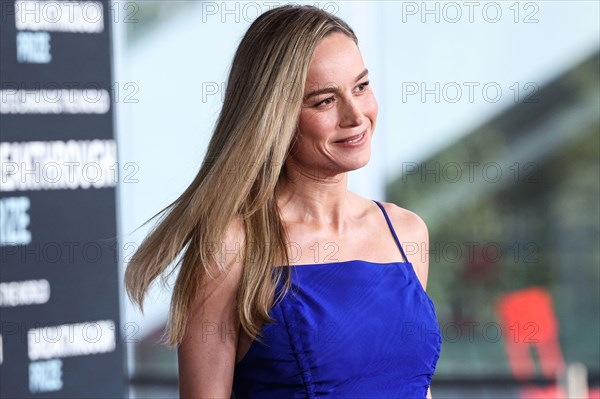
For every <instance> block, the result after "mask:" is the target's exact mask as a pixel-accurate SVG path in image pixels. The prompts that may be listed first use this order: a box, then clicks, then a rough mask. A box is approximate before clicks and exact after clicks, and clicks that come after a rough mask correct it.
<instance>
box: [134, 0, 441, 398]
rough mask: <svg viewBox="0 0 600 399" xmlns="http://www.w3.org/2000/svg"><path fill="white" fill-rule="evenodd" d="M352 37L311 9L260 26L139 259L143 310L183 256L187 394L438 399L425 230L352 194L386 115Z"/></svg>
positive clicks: (411, 218) (180, 342)
mask: <svg viewBox="0 0 600 399" xmlns="http://www.w3.org/2000/svg"><path fill="white" fill-rule="evenodd" d="M357 43H358V41H357V39H356V36H355V34H354V32H353V31H352V29H351V28H350V27H349V26H348V25H347V24H346V23H345V22H344V21H342V20H340V19H339V18H337V17H335V16H333V15H331V14H328V13H326V12H324V11H321V10H319V9H317V8H315V7H312V6H298V5H286V6H281V7H277V8H274V9H272V10H270V11H268V12H266V13H264V14H262V15H261V16H259V17H258V18H257V19H256V20H255V21H254V22H253V23H252V25H251V26H250V28H249V30H248V32H247V33H246V35H245V36H244V38H243V39H242V41H241V43H240V45H239V47H238V50H237V52H236V54H235V57H234V60H233V63H232V67H231V71H230V75H229V80H228V86H227V88H228V91H227V93H226V96H225V99H224V103H223V109H222V111H221V114H220V116H219V119H218V122H217V125H216V128H215V132H214V134H213V136H212V139H211V141H210V143H209V147H208V152H207V154H206V158H205V160H204V162H203V164H202V166H201V169H200V171H199V173H198V175H197V177H196V178H195V180H194V181H193V182H192V184H191V185H190V186H189V187H188V189H187V190H186V191H185V192H184V193H183V194H182V195H181V197H179V198H178V199H177V200H176V201H174V202H173V203H172V204H170V205H169V206H168V207H167V208H165V209H163V210H162V211H161V212H159V214H161V213H162V212H164V211H165V210H167V209H169V212H168V213H166V216H164V215H163V218H162V219H161V221H160V223H159V224H158V225H157V227H156V228H155V229H154V230H153V231H152V232H151V234H150V235H149V236H148V237H147V238H146V239H145V240H144V242H143V243H142V245H141V246H140V247H139V249H138V251H137V252H136V253H135V254H134V256H133V258H132V259H131V264H130V265H129V266H128V268H127V272H126V276H125V279H126V287H127V290H128V293H129V295H130V297H131V298H132V299H133V300H134V301H135V302H137V303H138V304H139V306H140V308H142V305H143V298H144V295H145V292H146V291H147V289H148V287H149V285H150V284H151V283H152V281H153V280H154V279H156V278H157V277H158V276H160V275H163V273H164V272H165V271H166V269H167V267H168V266H169V265H170V264H171V263H172V262H173V261H174V260H175V259H176V258H177V256H178V254H179V253H180V252H181V251H182V250H184V249H185V252H184V256H183V258H182V260H181V262H178V263H181V267H180V270H179V275H178V278H177V281H176V284H175V287H174V292H173V298H172V305H171V313H170V320H169V324H168V333H169V334H168V343H169V344H170V345H173V346H174V345H177V346H178V361H179V376H180V380H179V384H180V385H179V386H180V395H181V397H198V398H200V397H203V398H204V397H219V398H229V397H230V396H231V393H232V392H233V393H235V395H236V398H238V399H242V398H292V397H295V398H301V397H302V398H304V397H307V398H314V397H321V396H325V397H332V398H346V397H354V398H356V397H361V398H362V397H380V398H392V397H402V398H406V397H410V398H424V397H425V396H426V395H427V397H431V394H430V390H429V384H430V381H431V377H432V376H433V373H434V370H435V366H436V363H437V360H438V357H439V352H440V345H441V335H440V331H439V327H438V324H437V320H436V315H435V308H434V305H433V302H432V301H431V299H430V298H429V297H428V295H427V294H426V293H425V286H426V282H427V274H428V262H427V260H426V259H425V253H424V251H425V248H426V247H427V245H428V233H427V228H426V226H425V224H424V222H423V221H422V220H421V219H420V218H419V217H418V216H417V215H415V214H414V213H412V212H410V211H408V210H405V209H402V208H400V207H398V206H396V205H394V204H391V203H380V202H376V201H373V200H370V199H365V198H362V197H360V196H358V195H356V194H354V193H351V192H350V191H348V190H347V177H348V172H349V171H351V170H356V169H358V168H360V167H363V166H364V165H366V164H367V162H368V161H369V158H370V155H371V153H370V152H371V150H370V142H371V139H372V137H373V133H374V130H375V123H376V119H377V110H378V107H377V102H376V100H375V96H374V94H373V91H372V90H371V89H370V86H369V82H368V71H367V69H366V68H365V66H364V64H363V60H362V57H361V55H360V51H359V50H358V47H357ZM157 215H158V214H157ZM155 216H156V215H155ZM398 236H400V237H402V238H403V239H404V240H407V241H410V242H413V243H414V244H415V245H414V246H415V248H418V249H417V250H416V251H415V252H414V253H411V259H412V261H413V263H412V264H411V263H410V262H408V260H407V259H406V255H405V253H404V250H403V248H402V246H401V243H400V241H399V240H398ZM413 266H414V269H413ZM173 270H174V269H173ZM168 274H169V273H166V275H168ZM142 309H143V308H142Z"/></svg>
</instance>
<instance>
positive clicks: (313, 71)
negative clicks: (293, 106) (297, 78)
mask: <svg viewBox="0 0 600 399" xmlns="http://www.w3.org/2000/svg"><path fill="white" fill-rule="evenodd" d="M368 80H369V75H368V74H367V71H366V69H365V65H364V63H363V60H362V56H361V54H360V51H359V49H358V47H357V46H356V44H355V43H354V41H353V40H352V39H351V38H349V37H348V36H346V35H344V34H342V33H337V32H336V33H333V34H330V35H328V36H327V37H325V38H324V39H323V40H322V41H321V42H320V43H319V45H318V46H317V48H316V49H315V52H314V54H313V58H312V60H311V64H310V68H309V71H308V78H307V81H306V85H305V88H304V100H303V104H302V108H301V111H300V120H299V129H298V131H297V132H296V134H297V135H298V137H297V141H296V143H295V145H294V147H293V149H292V151H291V153H290V155H289V157H290V158H291V160H292V161H293V163H294V164H296V165H297V166H298V167H301V168H303V169H306V170H310V171H312V172H317V173H318V175H319V176H321V177H327V176H333V175H335V174H338V173H343V172H347V171H350V170H355V169H358V168H361V167H363V166H364V165H366V164H367V163H368V162H369V159H370V156H371V137H372V136H373V132H374V130H375V122H376V119H377V101H376V100H375V95H374V94H373V90H371V86H369V85H368ZM363 133H364V137H362V138H361V139H360V140H359V141H358V142H355V143H347V142H346V143H340V142H339V141H340V140H344V139H348V138H351V137H352V136H358V135H361V134H363ZM315 168H316V170H315Z"/></svg>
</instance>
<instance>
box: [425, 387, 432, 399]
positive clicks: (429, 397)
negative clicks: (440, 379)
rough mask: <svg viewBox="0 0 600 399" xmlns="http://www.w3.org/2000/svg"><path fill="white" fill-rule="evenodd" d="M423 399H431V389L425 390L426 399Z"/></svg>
mask: <svg viewBox="0 0 600 399" xmlns="http://www.w3.org/2000/svg"><path fill="white" fill-rule="evenodd" d="M425 399H432V398H431V387H429V388H428V389H427V398H425Z"/></svg>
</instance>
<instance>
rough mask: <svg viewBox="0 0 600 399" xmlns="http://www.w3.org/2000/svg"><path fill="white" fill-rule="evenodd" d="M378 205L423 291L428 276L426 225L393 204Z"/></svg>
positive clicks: (427, 233)
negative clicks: (392, 229) (412, 267)
mask: <svg viewBox="0 0 600 399" xmlns="http://www.w3.org/2000/svg"><path fill="white" fill-rule="evenodd" d="M380 203H381V205H383V207H384V209H385V211H386V212H387V214H388V216H389V217H390V221H391V222H392V225H393V226H394V230H395V231H396V235H397V236H398V240H400V243H401V244H402V247H403V248H404V252H405V253H406V257H407V258H408V260H409V261H410V262H411V263H412V265H413V266H414V269H415V272H416V273H417V276H418V277H419V280H420V281H421V284H422V285H423V288H424V289H425V288H426V287H427V277H428V275H429V257H428V252H429V230H428V229H427V224H426V223H425V221H424V220H423V219H422V218H421V217H420V216H419V215H417V214H416V213H414V212H412V211H410V210H408V209H405V208H402V207H400V206H398V205H396V204H394V203H393V202H383V201H380Z"/></svg>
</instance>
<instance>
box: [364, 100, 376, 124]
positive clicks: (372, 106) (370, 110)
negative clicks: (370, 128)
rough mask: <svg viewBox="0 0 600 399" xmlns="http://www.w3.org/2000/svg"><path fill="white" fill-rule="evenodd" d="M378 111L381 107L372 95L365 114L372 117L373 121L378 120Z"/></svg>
mask: <svg viewBox="0 0 600 399" xmlns="http://www.w3.org/2000/svg"><path fill="white" fill-rule="evenodd" d="M378 111H379V105H378V104H377V99H375V96H374V95H371V97H370V99H369V101H368V102H367V109H366V112H365V114H367V115H368V116H370V117H371V118H372V119H376V118H377V112H378Z"/></svg>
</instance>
